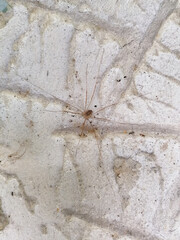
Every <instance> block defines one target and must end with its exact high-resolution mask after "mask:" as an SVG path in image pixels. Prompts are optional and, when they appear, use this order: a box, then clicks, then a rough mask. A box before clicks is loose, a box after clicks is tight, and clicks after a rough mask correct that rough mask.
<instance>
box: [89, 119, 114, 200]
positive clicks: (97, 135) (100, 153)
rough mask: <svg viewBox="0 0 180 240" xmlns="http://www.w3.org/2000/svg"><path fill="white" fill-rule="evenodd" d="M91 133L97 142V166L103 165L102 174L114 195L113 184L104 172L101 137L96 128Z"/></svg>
mask: <svg viewBox="0 0 180 240" xmlns="http://www.w3.org/2000/svg"><path fill="white" fill-rule="evenodd" d="M88 121H89V119H88ZM89 123H90V125H91V126H92V128H93V125H92V123H91V122H90V121H89ZM93 133H94V136H95V139H96V142H97V146H98V151H99V160H100V164H99V166H100V168H101V167H102V165H103V169H104V171H103V172H104V174H105V175H106V178H107V181H108V183H109V186H110V187H111V189H112V191H113V194H114V196H115V192H114V188H113V186H112V184H111V181H110V179H109V177H108V175H107V173H106V170H105V168H104V164H103V159H102V138H101V137H100V135H99V134H97V132H96V129H95V131H94V132H93Z"/></svg>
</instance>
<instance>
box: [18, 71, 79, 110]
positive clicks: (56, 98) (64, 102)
mask: <svg viewBox="0 0 180 240" xmlns="http://www.w3.org/2000/svg"><path fill="white" fill-rule="evenodd" d="M16 74H17V73H16ZM17 75H18V74H17ZM18 76H19V77H20V78H21V79H22V80H23V81H25V82H27V83H29V84H31V85H32V86H34V87H35V88H37V89H39V90H41V91H43V92H44V93H46V94H48V95H49V96H51V97H52V98H54V99H55V100H58V101H60V102H62V103H63V104H66V105H69V106H70V107H72V108H74V109H76V110H78V111H80V112H81V113H82V112H83V110H82V109H81V108H79V107H76V106H74V105H72V104H71V103H68V102H66V101H64V100H62V99H60V98H58V97H56V96H54V95H53V94H51V93H49V92H47V91H46V90H44V89H43V88H41V87H39V86H37V85H36V84H33V83H32V82H29V81H27V80H26V79H24V78H22V77H21V76H20V75H18Z"/></svg>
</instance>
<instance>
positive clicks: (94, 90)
mask: <svg viewBox="0 0 180 240" xmlns="http://www.w3.org/2000/svg"><path fill="white" fill-rule="evenodd" d="M103 56H104V49H103V53H102V55H101V60H100V63H99V67H98V73H97V77H96V83H95V85H94V89H93V92H92V96H91V99H90V102H89V104H88V107H87V109H88V108H89V106H90V105H91V103H92V100H93V97H94V94H95V92H96V87H97V84H98V77H99V71H100V66H101V64H102V60H103Z"/></svg>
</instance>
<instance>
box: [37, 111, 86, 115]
mask: <svg viewBox="0 0 180 240" xmlns="http://www.w3.org/2000/svg"><path fill="white" fill-rule="evenodd" d="M42 112H62V113H64V112H65V113H71V114H75V115H82V114H81V113H77V112H71V111H66V110H64V111H61V110H57V111H56V110H43V111H42Z"/></svg>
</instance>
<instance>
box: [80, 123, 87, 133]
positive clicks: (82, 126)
mask: <svg viewBox="0 0 180 240" xmlns="http://www.w3.org/2000/svg"><path fill="white" fill-rule="evenodd" d="M86 120H87V119H85V120H84V122H83V124H82V131H81V134H80V136H83V135H82V134H83V131H84V126H85V123H86Z"/></svg>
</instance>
